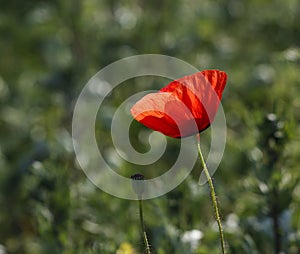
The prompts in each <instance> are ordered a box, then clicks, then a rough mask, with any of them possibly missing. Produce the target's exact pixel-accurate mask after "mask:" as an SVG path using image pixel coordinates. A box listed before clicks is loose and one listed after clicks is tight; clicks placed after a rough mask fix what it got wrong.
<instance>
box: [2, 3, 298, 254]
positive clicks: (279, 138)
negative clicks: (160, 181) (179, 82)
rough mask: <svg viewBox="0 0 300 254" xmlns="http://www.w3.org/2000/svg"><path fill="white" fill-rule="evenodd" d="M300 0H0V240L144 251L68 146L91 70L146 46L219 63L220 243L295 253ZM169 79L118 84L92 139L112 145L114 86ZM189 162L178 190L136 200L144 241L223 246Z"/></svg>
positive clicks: (133, 227)
mask: <svg viewBox="0 0 300 254" xmlns="http://www.w3.org/2000/svg"><path fill="white" fill-rule="evenodd" d="M299 10H300V3H299V2H297V1H294V0H287V1H284V2H283V1H280V0H275V1H268V0H249V1H234V0H230V1H222V0H218V1H209V0H203V1H200V2H197V1H191V0H176V1H174V0H173V1H171V0H166V1H158V0H155V1H138V0H125V1H115V0H113V1H108V0H105V1H96V0H89V1H80V0H74V1H71V0H62V1H48V0H43V1H34V0H29V1H16V0H12V1H1V8H0V51H1V54H0V55H1V57H0V225H1V227H0V253H31V254H34V253H45V254H46V253H64V254H73V253H89V254H92V253H108V254H109V253H117V254H120V253H142V251H143V249H144V246H143V240H142V237H141V234H140V226H139V217H138V204H137V202H134V201H127V200H120V199H117V198H115V197H112V196H110V195H108V194H106V193H104V192H102V191H101V190H98V189H97V188H96V187H95V186H93V185H92V183H90V182H89V180H88V179H87V178H86V176H85V175H84V173H83V172H82V171H81V170H80V167H79V166H78V164H77V162H76V159H75V156H74V152H73V147H72V140H71V120H72V112H73V108H74V103H75V101H76V99H77V97H78V95H79V93H80V91H81V89H82V87H83V85H84V84H85V83H86V82H87V80H88V79H89V78H90V77H91V76H92V75H94V74H95V72H96V71H98V70H99V69H101V68H103V67H105V66H106V65H107V64H110V63H112V62H113V61H115V60H118V59H120V58H122V57H127V56H132V55H135V54H145V53H160V54H167V55H171V56H174V57H178V58H180V59H183V60H185V61H187V62H189V63H191V64H193V65H194V66H196V67H198V68H199V69H209V68H211V69H212V68H216V69H222V70H225V71H226V72H227V73H228V76H229V80H228V85H227V88H226V91H225V94H224V97H223V100H222V103H223V106H224V110H225V113H226V119H227V127H228V130H227V146H226V150H225V154H224V156H223V160H222V163H221V165H220V167H219V169H218V171H217V172H216V174H215V175H214V183H215V185H216V191H217V193H218V199H219V202H220V207H221V210H222V211H221V214H222V220H223V223H224V230H225V237H226V240H227V244H228V249H229V250H230V253H238V254H239V253H251V254H253V253H279V252H280V251H282V253H291V254H294V253H295V254H296V253H299V252H300V244H299V243H300V217H299V216H300V185H299V177H300V175H299V165H300V156H299V154H300V147H299V145H298V144H299V137H298V133H299V131H300V128H299V121H300V114H299V112H300V99H299V94H300V72H299V67H300V48H299V42H300V16H299V15H298V14H299ZM166 83H167V81H166V80H165V79H162V78H158V77H151V78H148V77H147V78H137V79H134V80H130V81H127V82H126V84H125V85H124V86H122V88H117V89H115V91H113V93H112V95H111V96H110V97H109V100H106V101H105V103H104V110H102V111H103V112H104V113H103V114H101V115H99V116H98V117H97V122H96V125H97V130H96V131H97V137H100V136H101V140H98V144H99V147H101V148H103V149H104V150H105V151H107V152H109V151H111V149H112V148H113V147H112V141H111V139H110V137H109V136H108V135H107V133H108V131H109V128H110V126H109V123H110V120H111V117H112V114H113V113H114V111H115V109H116V108H117V107H118V105H120V103H121V102H122V101H123V100H125V99H126V98H127V97H128V96H130V95H131V94H132V93H134V92H138V91H143V90H144V89H145V88H147V89H157V88H159V87H161V86H163V85H165V84H166ZM148 133H149V131H148V130H146V129H145V128H143V127H142V126H140V125H138V124H133V125H132V126H131V133H130V136H131V140H132V143H133V145H134V146H135V147H136V148H137V150H139V151H147V149H148V148H149V146H148V144H146V143H143V141H141V139H140V138H139V135H140V136H144V137H146V136H147V134H148ZM208 134H209V131H207V132H204V133H203V140H204V141H205V142H204V144H203V146H207V145H208V142H209V135H208ZM103 136H104V137H106V138H105V139H103V138H102V137H103ZM206 141H207V142H206ZM206 143H207V144H206ZM179 144H180V141H178V140H177V141H174V140H168V148H167V151H166V153H165V154H164V156H163V158H162V159H161V160H159V161H158V162H157V163H155V165H150V166H148V167H145V171H143V174H145V176H146V177H147V178H151V177H155V176H158V175H160V174H162V173H163V171H164V169H165V168H167V167H168V166H169V165H171V164H172V163H173V162H174V157H175V155H176V153H178V145H179ZM195 149H196V147H195ZM115 166H117V167H119V168H118V172H119V173H120V174H122V175H124V176H126V177H129V176H130V175H133V174H135V173H141V172H137V171H138V170H140V169H139V167H134V166H133V165H131V164H129V163H126V162H124V161H121V162H120V163H119V164H117V165H115ZM156 169H159V170H156ZM199 175H200V164H199V163H197V164H196V165H195V169H194V170H193V172H192V174H191V175H190V176H189V177H188V178H187V179H186V180H185V181H184V182H183V183H182V184H181V185H180V186H178V187H177V188H176V189H175V190H173V191H172V192H170V193H168V194H167V195H165V196H163V197H160V198H156V199H154V200H149V201H145V202H144V211H145V221H146V230H147V232H148V234H149V239H150V243H151V245H152V249H153V252H154V253H158V254H168V253H174V254H176V253H198V254H202V253H212V254H213V253H220V248H219V239H218V232H217V227H216V223H215V220H214V217H213V212H212V207H211V202H210V199H209V191H208V188H207V186H199V185H198V184H197V181H198V177H199ZM193 229H197V230H200V231H201V232H202V233H203V236H202V238H201V240H200V241H199V244H198V245H196V246H195V247H192V245H190V244H189V243H188V242H184V241H183V240H182V237H183V235H184V233H185V232H187V231H190V230H193ZM2 249H3V251H2ZM124 250H127V252H125V251H124ZM134 250H135V252H134Z"/></svg>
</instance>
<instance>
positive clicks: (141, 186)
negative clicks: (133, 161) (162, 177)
mask: <svg viewBox="0 0 300 254" xmlns="http://www.w3.org/2000/svg"><path fill="white" fill-rule="evenodd" d="M131 179H132V188H133V190H134V192H135V193H136V195H137V196H138V198H139V199H140V198H141V197H142V194H143V193H144V190H145V183H144V176H143V175H142V174H135V175H133V176H131Z"/></svg>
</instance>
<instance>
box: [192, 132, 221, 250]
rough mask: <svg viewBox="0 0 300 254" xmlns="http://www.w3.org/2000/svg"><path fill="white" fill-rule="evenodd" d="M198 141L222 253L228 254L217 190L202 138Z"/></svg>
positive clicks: (198, 138)
mask: <svg viewBox="0 0 300 254" xmlns="http://www.w3.org/2000/svg"><path fill="white" fill-rule="evenodd" d="M196 139H197V148H198V154H199V158H200V161H201V164H202V167H203V170H204V173H205V175H206V178H207V182H208V185H209V189H210V195H211V199H212V203H213V207H214V212H215V217H216V220H217V223H218V227H219V234H220V242H221V248H222V253H223V254H226V247H225V238H224V233H223V227H222V223H221V219H220V212H219V208H218V202H217V197H216V193H215V188H214V185H213V182H212V179H211V176H210V174H209V171H208V169H207V166H206V163H205V161H204V158H203V155H202V151H201V147H200V137H199V136H197V138H196Z"/></svg>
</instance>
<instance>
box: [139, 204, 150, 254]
mask: <svg viewBox="0 0 300 254" xmlns="http://www.w3.org/2000/svg"><path fill="white" fill-rule="evenodd" d="M139 211H140V221H141V227H142V233H143V238H144V243H145V246H146V253H147V254H151V250H150V245H149V242H148V238H147V233H146V230H145V223H144V216H143V200H142V199H139Z"/></svg>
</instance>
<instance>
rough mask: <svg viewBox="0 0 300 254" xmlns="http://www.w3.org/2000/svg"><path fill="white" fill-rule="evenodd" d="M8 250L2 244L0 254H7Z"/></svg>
mask: <svg viewBox="0 0 300 254" xmlns="http://www.w3.org/2000/svg"><path fill="white" fill-rule="evenodd" d="M6 253H7V252H6V250H5V247H4V246H3V245H1V244H0V254H6Z"/></svg>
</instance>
